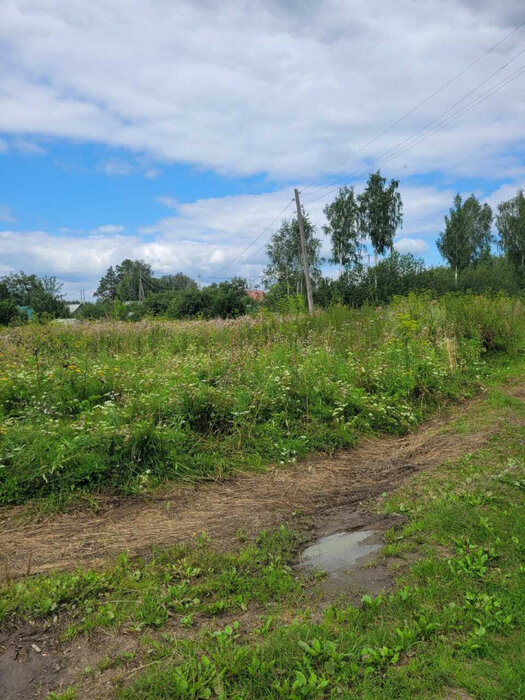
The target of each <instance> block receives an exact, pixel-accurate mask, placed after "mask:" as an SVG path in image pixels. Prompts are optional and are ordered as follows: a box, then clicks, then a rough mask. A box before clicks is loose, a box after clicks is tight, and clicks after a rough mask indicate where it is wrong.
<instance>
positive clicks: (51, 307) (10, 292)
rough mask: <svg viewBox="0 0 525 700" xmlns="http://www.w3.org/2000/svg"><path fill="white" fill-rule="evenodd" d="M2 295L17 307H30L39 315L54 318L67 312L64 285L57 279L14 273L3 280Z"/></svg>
mask: <svg viewBox="0 0 525 700" xmlns="http://www.w3.org/2000/svg"><path fill="white" fill-rule="evenodd" d="M2 288H3V292H2V294H3V295H5V294H6V293H7V297H6V298H9V299H12V301H13V302H14V303H15V304H16V305H17V306H30V307H31V308H32V309H33V310H34V311H36V312H37V313H49V314H52V315H54V316H58V315H62V314H64V313H65V312H66V308H65V304H64V301H63V300H62V294H61V290H62V284H61V283H60V282H58V281H57V279H56V277H38V275H34V274H33V275H27V274H26V273H25V272H22V271H21V270H20V272H12V273H11V274H9V275H6V276H5V277H3V278H2Z"/></svg>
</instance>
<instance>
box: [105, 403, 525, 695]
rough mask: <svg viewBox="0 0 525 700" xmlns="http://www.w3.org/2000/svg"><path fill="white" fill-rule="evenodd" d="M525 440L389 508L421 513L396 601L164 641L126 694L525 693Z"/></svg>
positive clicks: (408, 531)
mask: <svg viewBox="0 0 525 700" xmlns="http://www.w3.org/2000/svg"><path fill="white" fill-rule="evenodd" d="M520 415H521V416H523V408H521V412H520ZM499 417H500V420H501V418H502V417H503V414H501V413H500V414H499ZM478 427H479V426H478ZM523 436H524V435H523V431H520V433H518V434H516V429H515V427H513V428H512V430H509V431H504V432H503V433H502V434H500V435H499V436H498V439H497V440H493V441H492V443H491V444H490V445H489V447H488V448H485V449H483V450H481V451H479V452H478V453H476V454H474V455H472V456H470V457H469V458H464V459H461V460H459V461H458V462H456V463H454V464H452V465H449V466H443V467H442V468H440V469H439V470H438V471H437V473H433V474H432V473H430V474H428V473H427V474H423V475H422V476H421V477H420V478H419V479H417V480H415V481H414V482H412V483H411V484H409V485H407V486H405V487H403V488H402V489H401V490H400V491H399V492H398V493H396V494H395V495H394V496H393V498H391V499H387V500H386V501H385V502H384V507H385V509H386V510H387V511H388V512H392V511H398V510H399V506H400V504H401V503H410V504H411V508H410V509H409V510H408V511H404V512H405V514H406V517H407V523H406V525H405V526H404V527H399V528H397V529H396V530H395V538H396V541H397V542H399V543H402V544H403V545H404V546H405V547H409V546H412V547H417V551H418V558H417V561H416V562H415V563H412V564H410V565H407V567H406V569H405V571H404V572H403V573H402V574H401V575H400V577H399V579H398V581H397V582H396V585H395V587H394V589H393V590H392V591H391V592H384V593H383V594H382V595H380V596H377V597H375V598H373V597H371V596H364V598H363V601H362V605H361V606H359V607H353V606H345V604H344V603H342V602H341V603H338V604H336V605H332V606H330V607H328V608H327V609H326V610H325V612H324V616H323V617H322V618H321V619H319V615H318V616H317V619H316V621H315V622H314V621H312V619H311V617H309V616H308V614H307V615H306V619H305V620H301V619H299V618H296V619H295V621H294V622H292V623H291V624H290V623H289V624H288V625H287V626H283V625H282V624H279V621H276V622H277V624H274V625H273V626H272V625H271V624H265V625H263V626H262V627H261V628H260V629H259V630H258V634H256V635H255V636H252V637H250V636H248V635H242V631H243V630H242V627H241V625H239V624H238V623H234V624H231V623H230V624H229V625H227V626H226V627H224V628H223V629H220V628H219V630H217V631H216V632H213V633H211V634H210V633H204V634H201V636H200V637H198V638H196V639H193V640H190V641H177V640H176V639H166V641H165V643H164V645H160V646H157V647H156V648H155V649H152V650H151V655H150V659H151V661H150V663H152V664H153V665H152V666H151V667H150V668H149V669H147V670H146V671H145V672H144V673H143V674H142V675H141V676H139V677H138V678H136V679H135V680H134V682H133V684H132V685H131V686H127V687H124V688H121V689H120V691H119V697H121V698H123V699H127V698H139V699H140V698H148V699H152V700H155V698H159V699H160V698H166V697H179V698H184V699H189V698H206V697H210V698H211V697H220V698H255V699H257V698H261V699H263V698H264V699H265V700H266V698H275V699H277V698H286V699H288V700H292V699H297V698H312V699H314V698H315V699H316V700H318V699H319V698H322V697H352V698H354V697H355V698H392V699H394V698H412V697H441V696H442V695H444V694H446V692H447V691H448V690H449V689H450V688H451V687H453V688H457V689H458V690H460V689H461V690H462V691H463V692H464V693H465V694H468V695H469V696H472V697H509V698H511V697H512V698H514V697H516V698H517V697H520V696H521V694H522V693H521V690H522V687H523V672H522V666H523V652H524V650H525V638H524V635H523V627H524V623H525V615H524V610H525V599H524V589H523V585H522V584H523V581H522V578H523V565H522V554H523V551H522V535H523V532H524V530H525V520H524V511H523V507H522V506H523V492H522V490H521V489H519V487H517V486H516V485H515V483H514V482H516V481H519V480H520V479H521V477H522V476H523V474H524V468H525V465H524V464H523V461H522V457H523V449H522V444H521V442H522V440H523ZM510 457H512V459H509V458H510ZM502 477H504V478H503V480H502ZM487 488H490V490H491V492H492V498H491V500H489V501H482V502H481V503H479V504H478V505H477V506H472V507H471V508H465V507H464V504H463V503H462V495H463V494H466V493H483V492H485V491H486V490H487ZM480 522H489V523H491V527H492V529H493V532H492V533H487V532H486V528H485V527H481V528H480V527H479V523H480ZM458 531H459V532H461V539H458V537H457V532H458ZM493 539H497V542H498V553H497V555H496V553H495V552H494V551H491V547H492V545H491V544H490V542H491V541H492V540H493ZM520 546H521V548H520ZM448 548H456V552H457V557H455V558H454V559H453V560H452V561H454V562H455V564H454V566H450V565H449V564H448V563H447V559H446V557H444V555H443V550H445V551H446V550H447V549H448ZM474 552H479V553H482V554H473V553H474ZM485 555H486V558H485ZM460 561H461V562H462V563H463V565H460V566H458V565H457V564H458V562H460ZM467 562H470V563H467ZM302 610H303V611H304V604H303V606H302ZM270 622H271V621H270Z"/></svg>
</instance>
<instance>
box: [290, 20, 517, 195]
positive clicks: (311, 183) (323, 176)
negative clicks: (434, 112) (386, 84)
mask: <svg viewBox="0 0 525 700" xmlns="http://www.w3.org/2000/svg"><path fill="white" fill-rule="evenodd" d="M524 26H525V22H522V23H521V24H520V25H518V26H517V27H515V28H514V29H513V30H512V31H510V32H509V33H508V34H506V35H505V36H504V37H502V38H501V39H500V40H499V41H497V42H496V43H495V44H493V45H492V46H491V47H490V48H489V49H487V50H486V51H485V52H484V53H482V54H481V56H478V58H476V59H475V60H474V61H472V62H471V63H469V64H468V65H467V66H465V68H463V69H462V70H460V71H459V73H456V74H455V75H454V76H452V78H450V79H449V80H447V81H446V82H445V83H443V85H441V86H440V87H439V88H437V90H434V92H433V93H431V94H430V95H428V97H425V99H424V100H422V101H421V102H418V103H417V104H416V105H415V106H414V107H412V108H411V109H409V110H408V112H405V114H403V115H402V116H401V117H399V119H396V120H395V121H394V122H392V124H390V125H389V126H388V127H387V128H386V129H384V130H383V131H381V132H380V133H379V134H377V135H376V136H374V137H373V138H372V139H370V141H367V143H365V144H363V146H361V147H360V148H359V149H358V150H357V151H354V152H353V153H352V154H350V155H349V156H348V157H347V158H344V159H343V160H342V161H340V162H339V163H338V164H337V165H335V166H334V167H332V168H331V169H330V170H327V171H326V172H324V173H323V174H322V175H320V176H319V177H318V178H316V179H315V180H312V181H310V182H308V183H306V185H303V189H305V188H307V187H312V186H313V185H315V184H317V183H318V182H320V181H321V180H323V179H324V178H325V177H326V176H327V175H330V174H331V173H333V172H335V171H336V170H338V169H339V168H340V167H341V166H342V165H344V164H345V163H348V161H349V160H353V159H354V158H355V157H356V156H357V155H359V153H362V151H364V150H365V148H368V146H371V145H372V144H373V143H375V142H376V141H378V140H379V139H380V138H381V137H382V136H384V135H385V134H388V132H390V131H391V130H392V129H393V128H394V127H396V126H397V125H398V124H401V122H403V121H404V120H405V119H407V118H408V117H409V116H410V115H411V114H414V112H416V111H417V110H418V109H420V107H423V106H424V105H426V104H427V103H428V102H430V100H431V99H432V98H434V97H435V96H436V95H439V93H440V92H442V91H443V90H444V89H445V88H447V87H448V86H449V85H451V84H452V83H454V82H455V81H456V80H458V78H460V77H461V76H462V75H464V74H465V73H466V72H467V71H469V70H470V69H471V68H473V67H474V66H475V65H476V64H477V63H479V62H480V61H482V60H483V59H484V58H485V57H486V56H488V54H490V53H492V51H494V50H495V49H497V48H498V46H500V45H501V44H503V43H504V42H505V41H507V39H509V38H510V37H511V36H512V35H513V34H515V33H516V32H518V31H519V30H520V29H522V28H523V27H524Z"/></svg>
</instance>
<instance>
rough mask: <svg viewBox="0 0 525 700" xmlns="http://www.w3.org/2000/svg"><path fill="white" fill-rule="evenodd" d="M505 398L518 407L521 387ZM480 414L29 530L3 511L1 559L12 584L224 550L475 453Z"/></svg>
mask: <svg viewBox="0 0 525 700" xmlns="http://www.w3.org/2000/svg"><path fill="white" fill-rule="evenodd" d="M501 390H502V391H504V392H505V393H507V394H509V395H512V396H514V397H516V398H519V399H521V400H524V399H525V380H523V378H522V380H521V381H520V383H519V384H518V385H516V384H514V385H513V386H506V387H502V388H501ZM462 414H466V415H468V416H479V430H477V432H468V431H464V430H461V429H458V427H457V426H456V425H455V423H456V421H457V419H458V418H459V417H460V416H461V415H462ZM483 414H484V412H483V397H478V398H476V399H473V400H470V401H468V402H464V403H463V404H460V405H456V406H454V407H450V408H449V409H447V410H446V411H443V412H441V413H440V414H438V415H436V416H435V417H434V418H432V419H431V420H430V421H428V422H427V423H425V424H424V425H423V426H422V427H420V428H419V429H418V430H416V431H415V432H414V433H412V434H410V435H408V436H405V437H402V438H395V437H382V438H374V439H368V440H363V441H362V442H361V444H360V446H359V447H357V448H356V449H354V450H348V451H342V452H338V453H337V454H336V455H334V456H333V457H330V458H328V457H326V456H319V455H314V456H312V457H311V458H309V459H307V460H304V461H302V462H300V463H298V464H296V465H294V466H293V467H289V468H280V469H273V470H271V471H269V472H266V473H264V474H256V475H240V476H237V477H234V478H231V479H228V480H225V481H218V482H213V483H206V484H200V485H198V486H196V487H194V488H189V487H177V488H173V489H172V490H170V491H168V492H164V493H162V494H161V495H158V496H155V497H152V498H151V499H139V498H134V499H127V500H123V501H119V502H116V503H110V504H106V507H105V508H104V511H103V512H101V513H99V514H93V513H92V512H83V511H80V510H77V511H74V512H67V513H63V514H60V515H53V516H52V517H50V518H49V519H46V520H44V521H41V522H38V523H35V522H27V519H26V520H24V519H22V520H21V519H20V517H21V516H23V515H24V512H25V510H24V508H4V509H3V511H2V512H0V552H1V553H3V554H4V556H5V558H6V560H7V571H8V573H9V576H10V577H12V578H15V577H19V576H23V575H25V574H27V572H28V569H29V568H30V571H31V573H35V572H41V571H49V570H54V569H66V568H72V567H75V566H78V565H86V564H89V565H100V564H101V563H102V562H103V561H105V560H107V559H108V558H110V557H112V556H114V555H116V554H117V553H118V552H121V551H128V552H130V553H132V554H133V553H138V552H142V551H145V550H147V549H149V548H150V547H151V546H152V545H157V546H162V545H169V544H172V543H175V542H181V541H184V540H188V539H191V538H193V537H195V536H196V535H199V534H200V533H201V532H206V533H207V534H208V536H209V538H210V540H211V541H212V542H215V543H216V544H217V545H219V546H228V544H229V543H231V542H232V541H233V540H234V539H235V538H236V533H237V532H238V531H239V530H242V531H244V532H246V533H247V534H255V533H257V532H259V531H260V530H261V529H264V528H268V527H272V526H276V525H279V524H280V523H282V522H283V521H286V520H288V519H289V518H290V516H291V514H292V513H293V512H294V511H301V512H302V513H305V514H312V515H314V514H315V513H317V512H319V511H321V510H326V509H327V508H331V507H335V506H338V505H343V504H344V505H346V506H352V504H357V503H359V502H361V501H363V500H364V499H368V498H370V497H373V496H375V495H377V494H379V493H381V492H382V491H388V490H391V489H392V488H394V487H396V486H398V485H399V483H400V482H401V481H402V480H403V479H404V478H405V477H406V476H408V475H410V474H412V473H414V472H416V471H421V470H424V469H428V468H430V467H432V466H434V465H436V464H439V463H442V462H443V461H445V460H447V459H451V458H454V457H457V456H459V455H461V454H465V453H467V452H471V451H473V450H475V449H477V448H479V447H480V446H482V445H483V444H484V443H485V442H486V441H487V440H488V439H489V438H490V436H491V435H492V434H494V433H495V432H496V431H497V430H498V426H499V425H500V422H495V421H494V420H493V421H492V423H491V422H490V420H488V419H484V416H483ZM500 420H501V419H500ZM29 564H30V567H29ZM2 569H4V567H2ZM0 576H5V571H2V572H1V574H0Z"/></svg>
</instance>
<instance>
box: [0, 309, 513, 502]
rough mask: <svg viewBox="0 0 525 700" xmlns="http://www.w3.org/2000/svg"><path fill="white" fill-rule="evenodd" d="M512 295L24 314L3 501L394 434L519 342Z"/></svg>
mask: <svg viewBox="0 0 525 700" xmlns="http://www.w3.org/2000/svg"><path fill="white" fill-rule="evenodd" d="M524 321H525V312H524V309H523V305H522V304H521V303H520V301H518V300H512V299H507V298H504V297H497V298H484V297H479V296H472V295H463V296H461V295H451V296H448V297H443V298H442V299H440V300H439V301H431V300H430V299H429V297H427V296H425V295H420V296H415V295H412V296H409V297H408V298H400V299H398V300H396V301H395V302H394V303H393V304H392V305H391V306H389V307H387V308H384V309H382V308H378V309H375V308H362V309H360V310H353V309H349V308H345V307H335V308H333V309H329V310H327V311H323V312H321V313H320V314H319V315H318V316H316V317H313V318H309V317H308V316H305V315H298V316H294V317H286V318H283V317H279V316H276V315H272V314H263V315H261V316H259V317H256V318H247V319H241V320H237V321H235V322H224V321H215V322H213V321H212V322H193V323H190V322H175V323H173V322H162V321H144V322H140V323H135V324H132V323H119V322H113V323H110V322H97V323H84V324H81V325H79V326H78V327H73V328H72V327H60V326H53V325H47V326H39V325H36V324H32V325H29V326H26V327H22V328H15V329H9V330H6V331H5V333H4V334H3V336H2V338H1V340H0V343H1V345H0V352H1V356H0V421H1V422H0V503H4V504H7V503H23V502H25V501H28V500H31V499H35V498H39V499H41V498H47V501H48V503H49V504H51V506H53V507H60V506H62V505H63V504H65V503H68V502H70V501H71V500H72V499H73V498H77V497H78V493H79V492H89V491H94V490H97V489H100V488H103V487H104V488H110V489H112V490H114V491H117V492H120V493H125V494H129V493H137V492H143V491H147V490H149V489H151V488H153V487H155V486H157V485H158V484H161V483H163V482H166V481H168V480H173V481H194V480H197V479H202V478H209V477H217V476H224V475H227V474H229V473H231V472H232V471H234V470H236V469H247V468H249V469H261V468H264V467H265V466H267V465H269V464H275V463H277V464H278V463H282V464H284V463H287V462H293V461H295V460H296V459H297V458H298V457H301V456H303V455H305V454H307V453H308V452H311V451H314V450H334V449H337V448H340V447H345V446H350V445H353V444H355V442H356V439H357V436H358V435H359V434H360V433H363V432H371V431H386V432H392V433H403V432H406V431H408V430H410V429H411V428H412V427H413V426H414V425H415V424H416V423H417V422H418V421H420V420H421V419H422V418H423V417H424V416H425V415H426V414H427V413H428V411H429V410H430V409H432V407H434V406H435V405H437V404H439V403H441V402H444V401H448V400H451V399H456V398H459V397H462V396H465V395H469V394H471V393H472V392H473V391H475V390H476V389H477V387H479V385H480V381H481V378H482V376H483V375H484V374H486V372H487V367H488V365H487V361H488V360H489V359H490V357H492V356H495V355H497V354H498V353H499V354H500V355H503V356H510V355H512V354H516V353H518V352H520V350H522V349H523V345H524V328H525V322H524Z"/></svg>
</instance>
